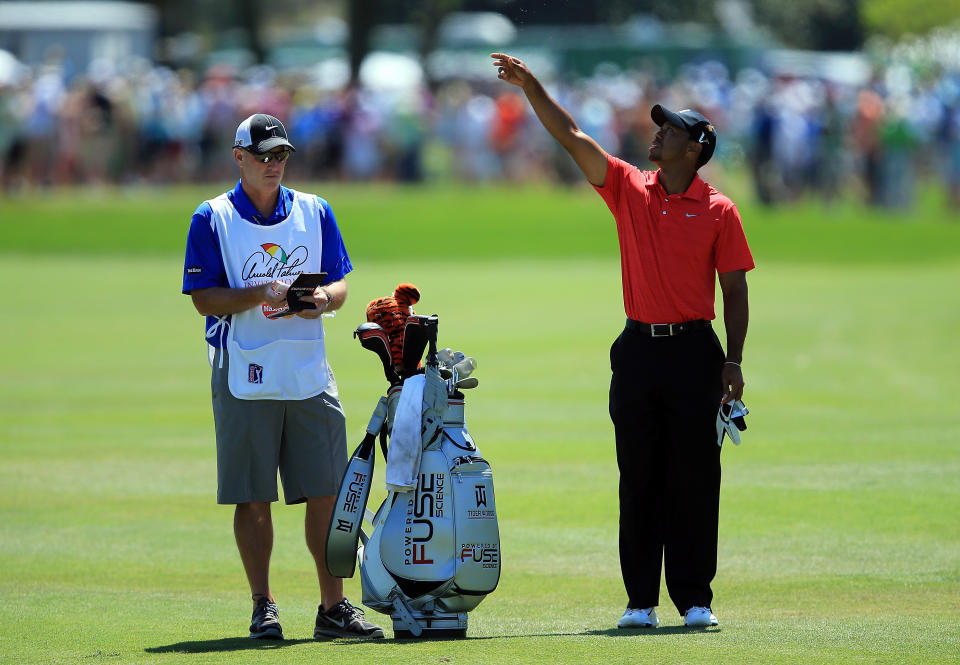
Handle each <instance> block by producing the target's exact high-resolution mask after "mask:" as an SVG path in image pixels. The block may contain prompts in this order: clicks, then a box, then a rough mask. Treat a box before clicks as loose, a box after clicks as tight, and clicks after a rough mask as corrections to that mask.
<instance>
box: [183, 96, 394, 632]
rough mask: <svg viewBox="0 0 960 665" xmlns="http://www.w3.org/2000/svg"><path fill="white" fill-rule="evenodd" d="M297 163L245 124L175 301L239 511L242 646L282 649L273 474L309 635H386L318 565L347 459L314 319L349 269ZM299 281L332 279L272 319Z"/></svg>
mask: <svg viewBox="0 0 960 665" xmlns="http://www.w3.org/2000/svg"><path fill="white" fill-rule="evenodd" d="M294 151H295V148H294V147H293V145H292V144H291V143H290V141H289V139H288V137H287V132H286V129H285V128H284V126H283V123H281V122H280V120H278V119H277V118H275V117H273V116H271V115H266V114H263V113H257V114H254V115H251V116H250V117H249V118H247V119H246V120H244V121H243V122H241V123H240V125H239V126H238V127H237V132H236V140H235V142H234V146H233V159H234V162H235V163H236V165H237V168H238V169H239V171H240V180H239V182H238V183H237V185H236V186H235V187H234V188H233V189H232V190H231V191H228V192H225V193H223V194H221V195H220V196H217V197H216V198H213V199H210V200H208V201H204V202H203V203H202V204H200V206H199V207H198V208H197V210H196V212H195V213H194V214H193V218H192V220H191V222H190V231H189V233H188V236H187V249H186V258H185V261H184V269H183V293H185V294H189V295H190V297H191V298H192V300H193V304H194V306H195V307H196V310H197V312H199V313H200V314H201V315H203V316H205V317H206V326H205V334H206V340H207V343H208V345H209V348H208V351H209V359H210V364H211V367H212V378H211V389H212V393H213V415H214V424H215V428H216V440H217V502H218V503H220V504H234V505H235V506H236V507H235V510H234V520H233V527H234V535H235V536H236V542H237V549H238V550H239V552H240V559H241V561H242V563H243V568H244V571H245V572H246V576H247V581H248V582H249V585H250V592H251V594H252V598H253V617H252V619H251V622H250V637H253V638H274V639H283V629H282V628H281V625H280V620H279V611H278V609H277V605H276V603H275V599H274V595H273V591H272V589H271V587H270V580H269V572H270V556H271V552H272V549H273V523H272V519H271V504H272V503H273V502H274V501H277V500H278V493H277V472H278V471H279V473H280V479H281V481H282V483H283V494H284V499H285V501H286V502H287V503H288V504H293V503H305V504H306V508H305V533H306V541H307V547H308V548H309V550H310V553H311V554H312V555H313V559H314V563H315V565H316V569H317V575H318V578H319V583H320V599H321V603H320V606H319V607H318V609H317V618H316V623H315V626H314V637H316V638H318V639H319V638H325V637H358V638H377V637H383V631H382V630H381V629H380V628H379V627H377V626H375V625H373V624H372V623H370V622H368V621H366V620H365V619H364V617H363V612H362V610H360V609H357V608H355V607H354V606H353V605H351V604H350V602H349V601H348V600H347V599H346V598H345V597H344V595H343V582H342V580H341V579H340V578H337V577H333V576H331V575H330V574H329V572H328V571H327V569H326V564H325V547H326V536H327V534H326V532H327V528H328V524H329V520H330V514H331V512H332V508H333V503H334V500H335V495H336V493H337V490H338V486H339V483H340V478H341V475H342V473H343V470H344V468H345V466H346V461H347V448H346V431H345V420H344V414H343V409H342V408H341V406H340V402H339V399H338V395H337V385H336V382H335V380H334V376H333V371H332V370H331V369H330V365H329V363H328V362H327V355H326V352H325V348H324V330H323V319H322V318H321V317H322V314H323V313H324V312H331V311H333V310H336V309H338V308H339V307H341V306H342V305H343V302H344V300H345V299H346V297H347V284H346V281H345V277H346V275H347V273H349V272H350V271H351V270H352V269H353V266H352V265H351V263H350V258H349V257H348V256H347V252H346V248H345V247H344V243H343V239H342V237H341V235H340V230H339V229H338V227H337V222H336V219H335V218H334V216H333V211H332V210H331V208H330V205H329V204H328V203H327V202H326V201H325V200H323V199H322V198H319V197H317V196H315V195H313V194H305V193H303V192H298V191H296V190H293V189H288V188H286V187H284V186H283V185H281V180H282V179H283V174H284V169H285V166H286V163H287V160H288V159H289V158H290V157H291V156H292V155H293V153H294ZM301 273H311V274H315V273H326V276H325V281H324V282H323V283H322V285H320V286H318V287H317V288H315V289H314V290H313V292H312V293H307V294H306V295H304V296H302V297H301V298H300V302H301V303H303V304H304V305H305V306H306V307H308V309H303V310H301V311H296V313H295V314H293V315H290V316H279V317H278V318H269V317H268V315H270V314H280V313H281V312H283V311H285V306H286V305H287V297H286V296H287V289H288V287H289V286H290V284H291V283H292V282H293V281H294V280H295V279H296V278H297V277H298V276H299V275H300V274H301ZM308 290H309V287H308ZM311 305H312V306H313V308H309V307H311Z"/></svg>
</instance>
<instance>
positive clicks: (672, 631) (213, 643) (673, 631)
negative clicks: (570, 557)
mask: <svg viewBox="0 0 960 665" xmlns="http://www.w3.org/2000/svg"><path fill="white" fill-rule="evenodd" d="M719 632H720V628H687V627H686V626H664V627H663V628H656V629H650V628H634V629H629V628H628V629H624V628H608V629H606V630H585V631H583V632H580V633H536V634H527V635H481V636H477V637H472V636H470V635H467V636H466V637H457V638H453V637H442V638H440V637H433V638H430V637H427V638H400V639H396V638H394V639H389V638H388V639H385V640H356V639H354V640H350V639H344V640H335V641H337V642H339V643H340V644H343V645H347V644H352V645H357V646H360V645H367V644H392V643H398V644H415V643H417V642H427V641H429V642H464V641H474V640H517V639H526V638H530V637H581V636H584V635H595V636H597V637H620V638H623V637H628V638H630V637H657V636H666V635H682V634H687V633H719ZM317 641H318V640H313V639H302V640H251V639H250V638H249V637H225V638H221V639H219V640H195V641H192V642H177V643H176V644H168V645H164V646H158V647H148V648H146V649H144V651H146V652H147V653H215V652H224V651H270V650H273V649H282V648H284V647H290V646H295V645H298V644H305V643H315V642H317Z"/></svg>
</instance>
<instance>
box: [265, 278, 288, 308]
mask: <svg viewBox="0 0 960 665" xmlns="http://www.w3.org/2000/svg"><path fill="white" fill-rule="evenodd" d="M288 288H290V287H289V286H288V285H287V284H284V283H283V282H281V281H279V280H277V281H274V282H270V283H269V284H264V286H263V302H265V303H267V304H268V305H270V306H271V307H273V308H274V309H279V308H281V307H286V306H287V289H288Z"/></svg>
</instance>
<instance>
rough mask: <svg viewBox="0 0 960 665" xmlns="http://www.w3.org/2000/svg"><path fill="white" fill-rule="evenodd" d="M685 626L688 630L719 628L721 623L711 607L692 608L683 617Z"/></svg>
mask: <svg viewBox="0 0 960 665" xmlns="http://www.w3.org/2000/svg"><path fill="white" fill-rule="evenodd" d="M683 625H684V626H687V627H688V628H708V627H709V626H719V625H720V622H719V621H717V617H715V616H714V615H713V612H711V611H710V608H709V607H691V608H690V609H689V610H687V611H686V613H685V614H684V615H683Z"/></svg>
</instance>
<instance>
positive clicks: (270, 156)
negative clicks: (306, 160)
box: [247, 150, 292, 164]
mask: <svg viewBox="0 0 960 665" xmlns="http://www.w3.org/2000/svg"><path fill="white" fill-rule="evenodd" d="M247 152H248V153H249V154H251V155H253V159H254V161H257V162H260V163H261V164H269V163H270V162H272V161H273V160H277V161H278V162H285V161H287V158H288V157H290V153H291V152H292V151H291V150H281V151H280V152H253V151H252V150H247Z"/></svg>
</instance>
